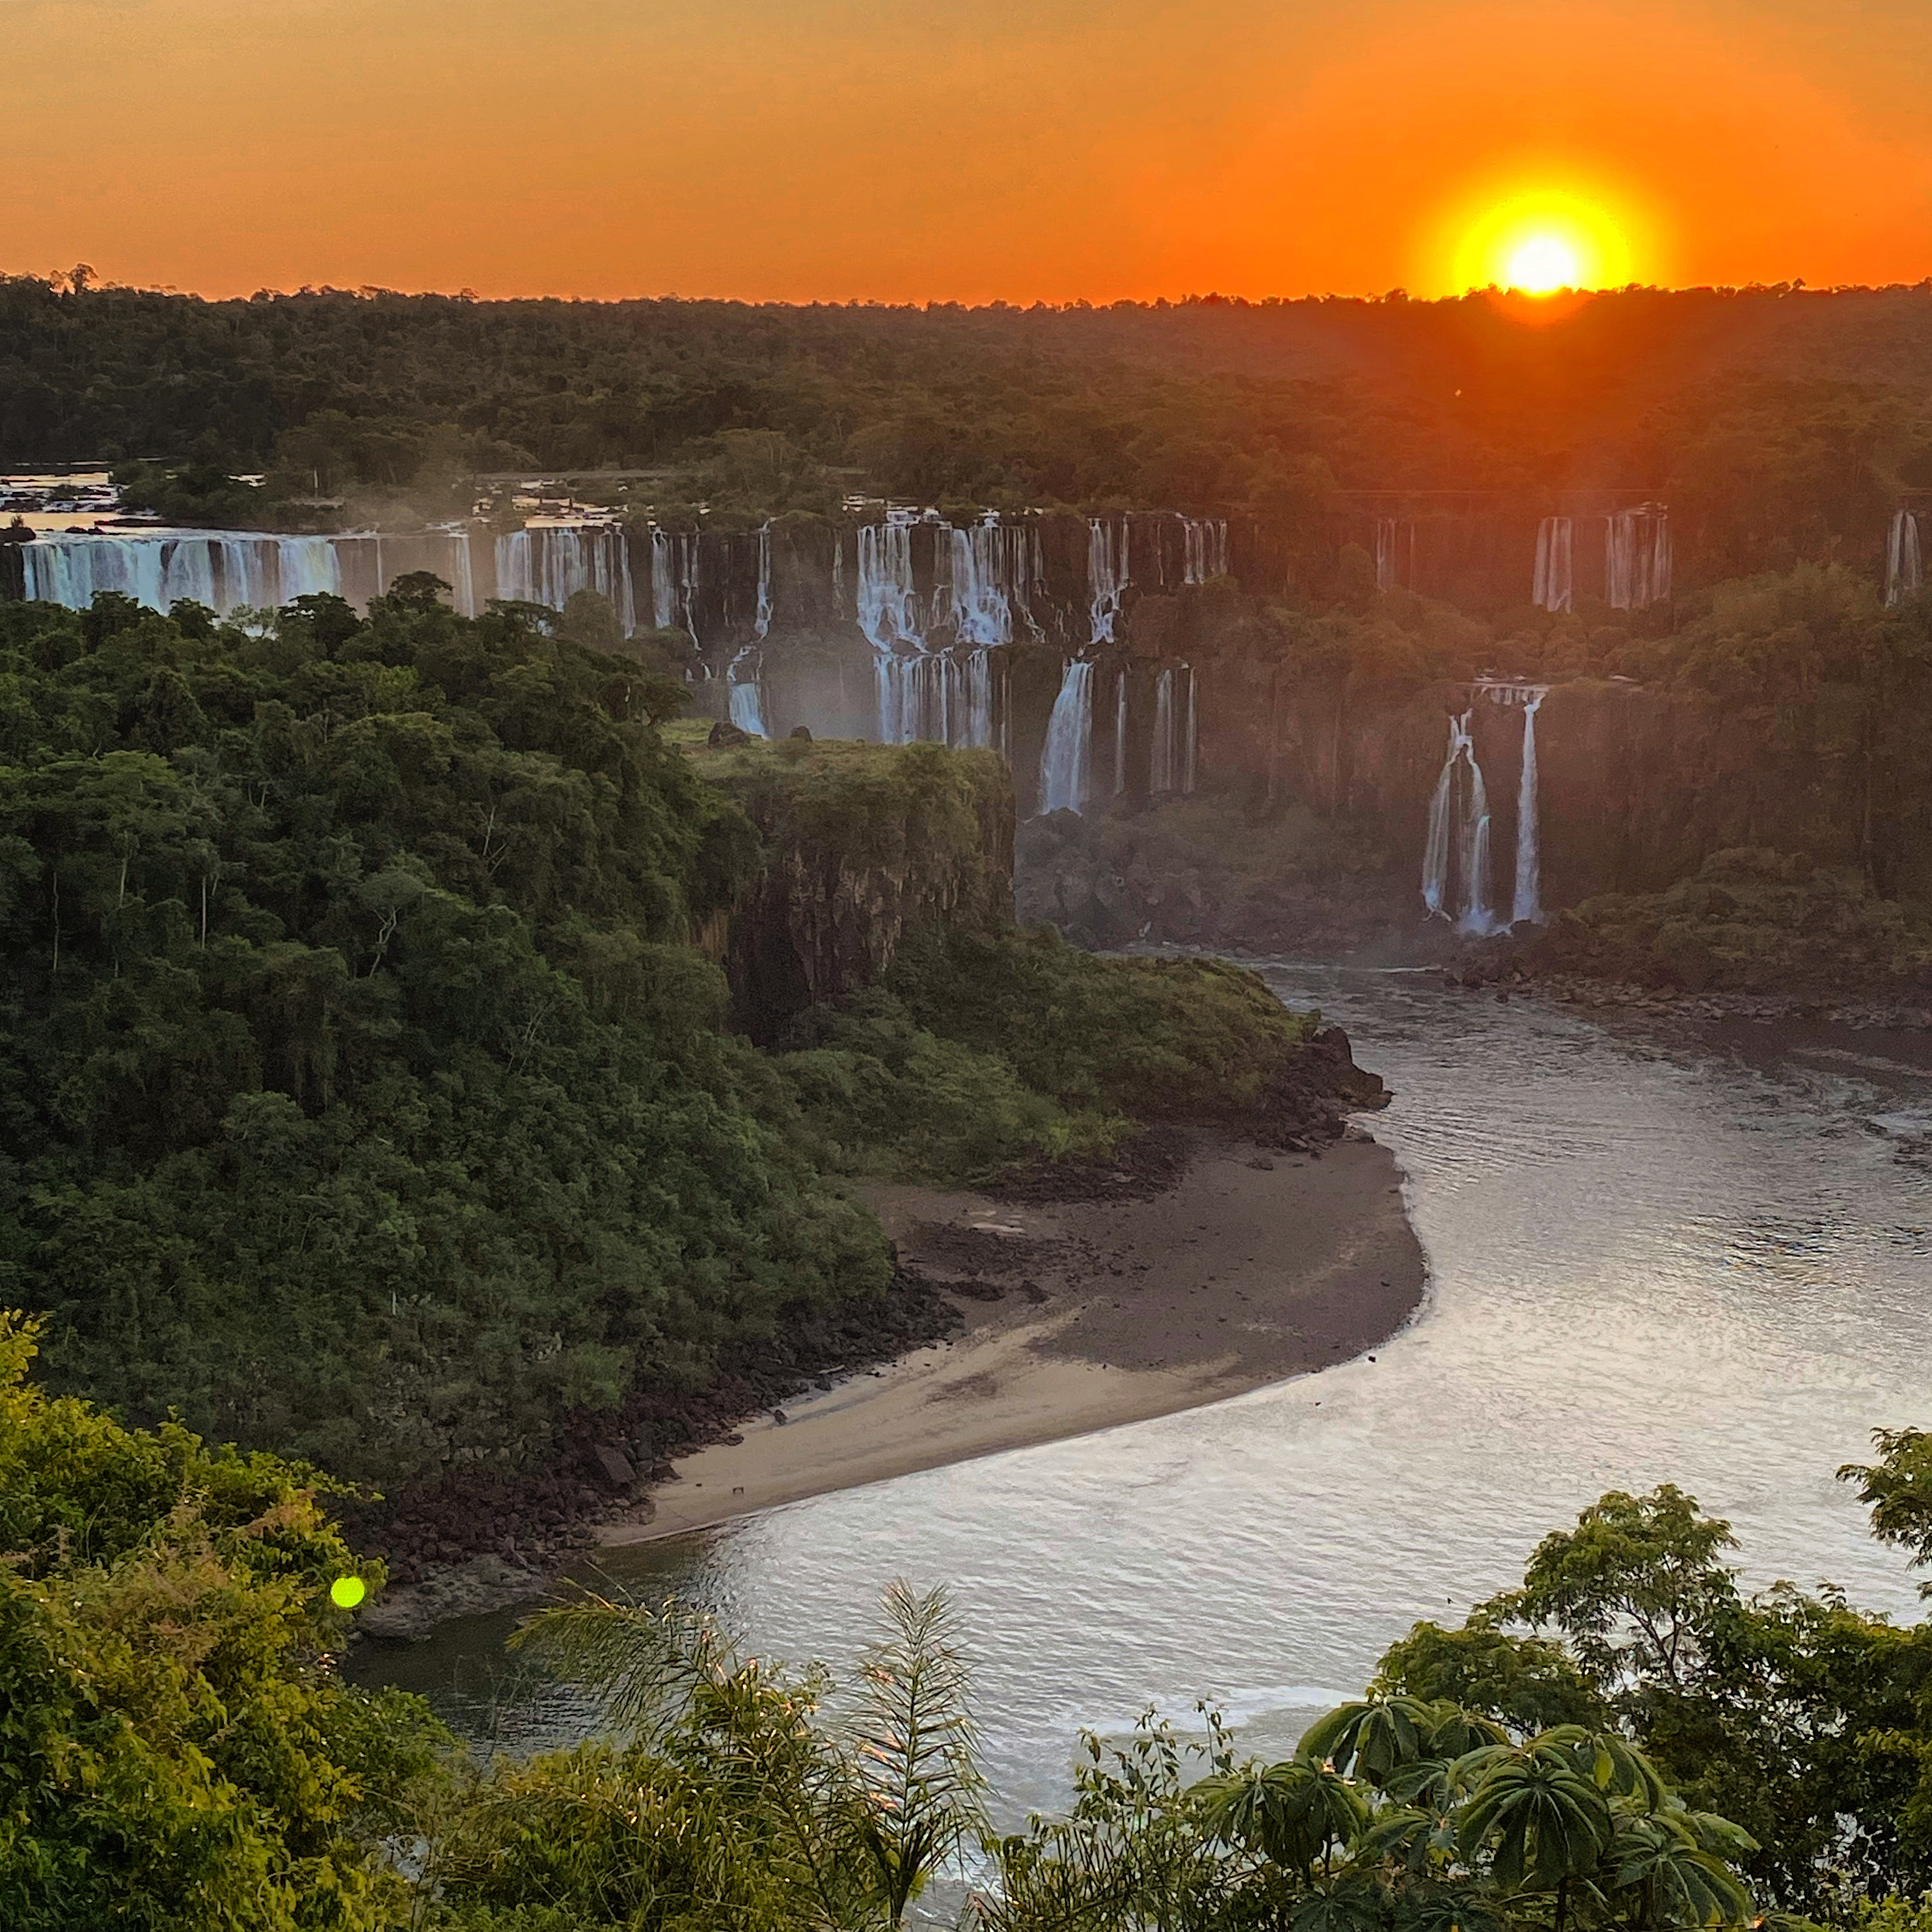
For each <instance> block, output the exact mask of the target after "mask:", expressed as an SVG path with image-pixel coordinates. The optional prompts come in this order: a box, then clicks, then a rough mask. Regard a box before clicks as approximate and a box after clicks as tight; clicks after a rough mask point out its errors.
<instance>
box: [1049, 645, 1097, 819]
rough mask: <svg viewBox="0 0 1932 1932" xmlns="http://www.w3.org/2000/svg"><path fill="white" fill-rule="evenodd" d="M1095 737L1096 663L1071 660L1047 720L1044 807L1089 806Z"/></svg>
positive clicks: (1067, 807)
mask: <svg viewBox="0 0 1932 1932" xmlns="http://www.w3.org/2000/svg"><path fill="white" fill-rule="evenodd" d="M1093 736H1094V661H1093V659H1092V658H1068V659H1067V668H1066V670H1065V671H1064V673H1062V675H1061V680H1060V695H1059V696H1058V697H1056V698H1055V700H1054V701H1053V714H1052V716H1051V717H1050V718H1048V720H1047V721H1046V748H1045V749H1044V750H1043V751H1042V752H1041V753H1040V810H1041V811H1043V812H1047V811H1082V810H1084V809H1085V807H1086V803H1087V773H1088V758H1089V756H1090V754H1091V747H1092V743H1093Z"/></svg>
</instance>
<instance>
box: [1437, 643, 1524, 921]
mask: <svg viewBox="0 0 1932 1932" xmlns="http://www.w3.org/2000/svg"><path fill="white" fill-rule="evenodd" d="M1474 694H1475V697H1477V698H1478V699H1479V700H1486V701H1487V702H1488V703H1492V704H1500V705H1506V706H1511V707H1512V708H1517V709H1520V710H1521V711H1522V712H1523V775H1522V778H1521V780H1520V783H1519V784H1518V786H1517V816H1516V876H1515V881H1514V888H1515V889H1514V897H1513V899H1512V901H1511V907H1510V913H1509V916H1508V918H1507V919H1503V918H1501V917H1499V916H1498V914H1497V913H1496V910H1495V909H1494V908H1493V907H1492V906H1491V904H1490V889H1491V884H1492V881H1491V878H1490V871H1491V866H1490V794H1489V787H1488V786H1487V784H1485V782H1484V778H1483V767H1482V764H1481V761H1480V760H1478V757H1477V756H1476V744H1475V733H1474V732H1473V730H1472V728H1471V727H1472V721H1473V720H1474V718H1475V708H1474V706H1472V707H1471V708H1470V709H1469V710H1467V711H1465V712H1462V713H1461V714H1460V715H1459V716H1454V717H1452V718H1451V719H1450V721H1449V753H1448V757H1446V758H1445V759H1444V760H1443V762H1442V774H1441V775H1440V776H1439V778H1437V779H1436V793H1435V796H1434V797H1433V799H1431V800H1430V806H1429V834H1428V838H1427V841H1426V843H1425V844H1424V847H1423V856H1422V903H1423V904H1424V906H1425V907H1427V909H1428V910H1429V913H1430V915H1431V916H1432V917H1435V918H1439V919H1448V920H1449V921H1451V922H1452V923H1453V924H1454V926H1455V928H1456V929H1457V932H1466V933H1469V934H1470V935H1472V936H1475V937H1478V938H1480V937H1482V936H1484V935H1487V934H1490V933H1495V932H1504V931H1505V930H1507V929H1508V928H1509V927H1510V926H1516V925H1520V924H1521V923H1523V922H1524V921H1526V920H1529V921H1531V922H1535V921H1537V920H1540V919H1541V918H1542V917H1543V901H1542V893H1543V857H1542V849H1541V827H1540V826H1539V823H1538V800H1537V769H1536V715H1537V713H1538V711H1539V710H1541V709H1542V706H1543V700H1544V697H1545V696H1546V695H1547V686H1545V685H1534V684H1503V683H1496V682H1490V681H1487V680H1485V681H1484V682H1481V683H1479V684H1478V685H1475V688H1474Z"/></svg>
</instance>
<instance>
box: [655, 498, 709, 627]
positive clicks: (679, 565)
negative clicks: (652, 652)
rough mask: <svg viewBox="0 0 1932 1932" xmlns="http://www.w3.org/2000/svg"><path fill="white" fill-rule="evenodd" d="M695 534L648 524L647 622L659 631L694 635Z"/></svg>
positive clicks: (695, 598)
mask: <svg viewBox="0 0 1932 1932" xmlns="http://www.w3.org/2000/svg"><path fill="white" fill-rule="evenodd" d="M697 561H698V559H697V533H696V532H694V531H692V532H685V531H680V530H661V529H658V528H657V526H655V524H653V525H652V528H651V622H652V625H654V626H655V628H657V629H658V630H660V631H682V632H683V633H684V634H685V636H686V637H688V638H689V639H690V640H691V642H692V643H694V644H695V643H697V641H698V637H697Z"/></svg>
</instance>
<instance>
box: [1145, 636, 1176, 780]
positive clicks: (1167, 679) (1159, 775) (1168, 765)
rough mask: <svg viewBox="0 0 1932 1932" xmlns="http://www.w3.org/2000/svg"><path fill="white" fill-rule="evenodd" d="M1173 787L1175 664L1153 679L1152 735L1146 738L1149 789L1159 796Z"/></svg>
mask: <svg viewBox="0 0 1932 1932" xmlns="http://www.w3.org/2000/svg"><path fill="white" fill-rule="evenodd" d="M1173 789H1174V667H1172V665H1171V664H1170V665H1169V667H1167V668H1166V670H1163V671H1162V672H1161V673H1160V675H1159V676H1157V678H1156V679H1154V736H1152V737H1151V739H1148V795H1149V796H1151V797H1154V798H1158V797H1160V796H1161V794H1162V793H1163V792H1170V791H1172V790H1173Z"/></svg>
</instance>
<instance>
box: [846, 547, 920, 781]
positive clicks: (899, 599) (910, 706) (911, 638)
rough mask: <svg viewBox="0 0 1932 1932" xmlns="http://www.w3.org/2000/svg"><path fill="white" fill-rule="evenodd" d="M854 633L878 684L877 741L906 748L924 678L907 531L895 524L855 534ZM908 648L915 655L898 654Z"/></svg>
mask: <svg viewBox="0 0 1932 1932" xmlns="http://www.w3.org/2000/svg"><path fill="white" fill-rule="evenodd" d="M858 616H859V629H860V630H861V631H863V632H864V633H865V641H866V642H867V643H868V644H870V645H871V647H872V653H873V657H872V661H873V666H874V670H876V671H877V675H878V682H879V739H880V742H881V743H882V744H886V745H905V744H910V742H912V740H913V739H915V738H917V737H919V736H922V732H921V730H920V723H921V713H922V711H923V710H924V709H925V706H924V704H923V703H922V698H923V695H924V692H925V688H926V683H927V681H928V673H926V671H925V670H923V668H922V666H921V665H920V664H919V660H920V659H922V658H924V657H925V656H926V635H925V633H924V631H922V630H921V629H920V628H919V597H918V592H917V591H916V588H915V587H914V585H913V574H912V526H911V524H910V523H909V522H907V521H904V520H898V519H894V520H889V521H888V522H886V523H865V524H862V525H861V526H860V527H859V595H858ZM901 646H907V647H908V648H909V649H910V651H911V652H913V654H914V655H913V656H910V657H907V656H904V655H901V649H900V647H901Z"/></svg>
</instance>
